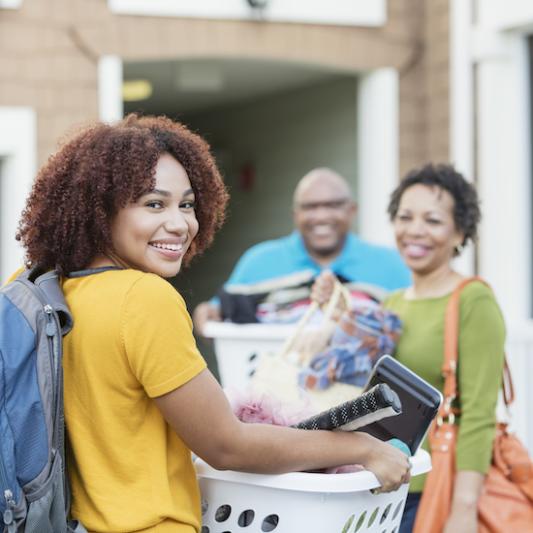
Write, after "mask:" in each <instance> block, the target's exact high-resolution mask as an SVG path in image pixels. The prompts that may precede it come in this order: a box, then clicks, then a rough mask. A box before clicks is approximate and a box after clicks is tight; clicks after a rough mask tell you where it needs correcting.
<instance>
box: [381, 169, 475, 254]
mask: <svg viewBox="0 0 533 533" xmlns="http://www.w3.org/2000/svg"><path fill="white" fill-rule="evenodd" d="M413 185H426V186H427V187H438V188H439V189H442V190H443V191H447V192H448V193H449V194H450V195H451V196H452V198H453V200H454V205H453V218H454V221H455V227H456V228H457V229H458V230H459V231H460V232H461V233H462V234H463V235H464V239H463V242H462V244H463V245H465V244H466V243H467V242H468V240H470V239H472V240H475V239H476V237H477V226H478V224H479V221H480V220H481V210H480V208H479V199H478V195H477V192H476V189H475V188H474V187H473V185H472V184H470V183H469V182H468V181H466V179H465V178H464V177H463V176H462V174H460V173H459V172H457V171H456V170H455V168H454V167H453V166H452V165H446V164H439V165H433V164H428V165H425V166H423V167H422V168H419V169H415V170H411V171H410V172H409V173H408V174H407V175H406V176H405V178H404V179H403V180H402V181H401V182H400V185H398V187H396V189H395V190H394V191H393V193H392V194H391V197H390V202H389V206H388V209H387V211H388V213H389V216H390V218H391V220H394V218H395V217H396V214H397V213H398V208H399V206H400V200H401V198H402V195H403V193H404V192H405V191H406V190H407V189H409V187H412V186H413ZM456 255H457V254H456Z"/></svg>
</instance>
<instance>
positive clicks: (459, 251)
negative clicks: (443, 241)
mask: <svg viewBox="0 0 533 533" xmlns="http://www.w3.org/2000/svg"><path fill="white" fill-rule="evenodd" d="M464 249H465V247H464V246H463V245H462V244H458V245H457V246H456V247H455V248H454V249H453V251H454V252H455V255H461V254H462V253H463V250H464Z"/></svg>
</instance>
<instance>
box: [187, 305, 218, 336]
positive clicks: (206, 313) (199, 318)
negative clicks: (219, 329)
mask: <svg viewBox="0 0 533 533" xmlns="http://www.w3.org/2000/svg"><path fill="white" fill-rule="evenodd" d="M192 320H193V323H194V331H195V332H196V333H197V334H198V335H202V336H205V335H204V328H205V325H206V323H207V322H208V321H210V320H212V321H216V322H220V321H221V320H222V315H221V313H220V306H218V305H216V304H215V303H214V302H212V301H209V302H201V303H199V304H198V305H197V306H196V308H195V309H194V311H193V314H192Z"/></svg>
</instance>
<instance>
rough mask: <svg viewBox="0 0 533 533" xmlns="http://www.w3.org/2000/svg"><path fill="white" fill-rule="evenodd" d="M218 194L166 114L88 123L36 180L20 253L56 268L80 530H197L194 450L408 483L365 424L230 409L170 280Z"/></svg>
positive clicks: (212, 171) (211, 169)
mask: <svg viewBox="0 0 533 533" xmlns="http://www.w3.org/2000/svg"><path fill="white" fill-rule="evenodd" d="M226 202H227V193H226V190H225V187H224V185H223V182H222V180H221V178H220V175H219V173H218V170H217V168H216V165H215V162H214V160H213V158H212V156H211V155H210V152H209V148H208V146H207V144H206V143H205V141H203V140H202V139H201V138H200V137H198V136H197V135H195V134H193V133H191V132H190V131H189V130H188V129H187V128H185V127H184V126H182V125H180V124H177V123H175V122H172V121H171V120H169V119H167V118H161V117H159V118H153V117H152V118H148V117H147V118H140V117H138V116H135V115H130V116H128V117H126V118H125V119H124V120H122V121H120V122H118V123H116V124H113V125H105V124H96V125H94V126H92V127H89V128H87V129H84V130H83V131H81V132H79V133H78V134H77V135H75V136H74V137H73V138H72V139H71V140H70V141H69V142H67V143H66V144H65V145H64V146H63V147H62V148H61V149H60V150H59V151H58V153H57V154H56V155H54V156H53V157H51V158H50V160H49V161H48V162H47V163H46V164H45V165H44V167H43V168H42V170H41V171H40V173H39V174H38V176H37V180H36V182H35V185H34V187H33V191H32V193H31V195H30V197H29V199H28V203H27V207H26V209H25V211H24V213H23V217H22V221H21V224H20V232H19V239H20V240H21V241H22V243H23V245H24V246H25V249H26V253H27V260H28V262H29V263H31V264H32V265H39V266H40V267H42V268H46V269H52V268H55V269H57V270H59V272H60V273H61V274H62V276H63V278H62V279H63V281H62V283H63V291H64V294H65V297H66V300H67V303H68V305H69V307H70V309H71V312H72V315H73V318H74V328H73V330H72V332H71V333H70V334H69V335H67V337H66V338H65V340H64V361H63V365H64V389H65V390H64V397H65V417H66V425H67V429H68V436H69V443H70V447H69V449H70V454H69V459H68V467H69V470H68V471H69V476H70V481H71V486H72V496H73V500H72V508H71V514H72V516H73V518H75V519H78V520H79V521H81V522H82V523H83V524H84V525H85V526H86V527H87V529H88V530H89V531H94V532H107V533H109V532H134V531H142V532H145V533H146V532H158V533H165V532H174V533H192V532H198V531H199V529H200V522H201V518H200V496H199V491H198V486H197V482H196V477H195V472H194V468H193V464H192V460H191V450H192V451H193V452H194V453H195V454H197V455H198V456H200V457H202V458H203V459H205V460H206V461H207V462H208V463H210V464H211V465H213V466H215V467H216V468H219V469H233V470H240V471H250V472H263V473H281V472H288V471H297V470H307V469H316V468H322V467H330V466H336V465H342V464H352V463H360V464H363V465H364V466H366V468H368V469H369V470H371V471H372V472H374V473H375V474H376V476H377V477H378V479H379V480H380V481H381V483H382V490H385V491H387V490H393V489H396V488H397V487H398V486H399V485H400V484H401V483H403V482H406V481H407V480H408V479H409V463H408V459H407V458H406V456H405V455H404V454H403V453H401V452H400V451H398V450H397V449H395V448H393V447H392V446H390V445H388V444H385V443H382V442H380V441H377V440H376V439H374V438H372V437H370V436H369V435H366V434H364V433H344V432H338V433H335V432H324V431H302V430H295V429H291V428H283V427H274V426H266V425H259V424H243V423H241V422H239V421H238V420H237V418H236V417H235V416H234V415H233V413H232V411H231V408H230V406H229V404H228V402H227V400H226V397H225V396H224V393H223V391H222V389H221V388H220V386H219V385H218V383H217V381H216V380H215V379H214V377H213V376H212V375H211V373H210V372H209V371H208V370H207V369H206V365H205V362H204V360H203V359H202V357H201V355H200V354H199V352H198V350H197V348H196V345H195V342H194V338H193V335H192V324H191V319H190V317H189V314H188V313H187V309H186V306H185V303H184V301H183V299H182V297H181V296H180V295H179V294H178V293H177V292H176V290H175V289H174V288H173V287H172V286H171V285H170V284H169V283H168V282H167V281H166V280H165V278H170V277H172V276H175V275H176V274H178V272H179V271H180V268H181V265H182V262H188V261H189V260H190V259H191V258H192V257H193V256H194V255H196V254H198V253H201V252H202V251H203V250H204V249H205V248H206V247H207V246H208V245H209V244H210V243H211V241H212V239H213V235H214V233H215V231H216V230H217V229H218V228H219V227H220V225H221V223H222V221H223V218H224V208H225V205H226Z"/></svg>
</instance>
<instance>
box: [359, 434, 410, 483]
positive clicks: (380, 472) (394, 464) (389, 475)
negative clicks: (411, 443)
mask: <svg viewBox="0 0 533 533" xmlns="http://www.w3.org/2000/svg"><path fill="white" fill-rule="evenodd" d="M371 438H372V437H371ZM373 440H374V442H373V443H372V446H371V450H372V451H371V452H370V454H369V456H368V460H367V461H366V462H364V463H363V466H364V467H365V468H366V469H367V470H370V471H371V472H372V473H373V474H374V475H375V476H376V477H377V478H378V481H379V482H380V484H381V487H379V488H378V489H377V490H374V493H379V492H390V491H393V490H397V489H398V488H399V487H400V486H401V485H403V484H404V483H409V480H410V479H411V462H410V461H409V457H407V455H406V454H405V453H403V452H402V451H400V450H398V448H395V447H394V446H391V445H390V444H387V443H386V442H382V441H380V440H378V439H373Z"/></svg>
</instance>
